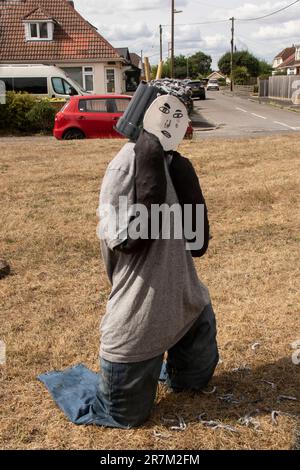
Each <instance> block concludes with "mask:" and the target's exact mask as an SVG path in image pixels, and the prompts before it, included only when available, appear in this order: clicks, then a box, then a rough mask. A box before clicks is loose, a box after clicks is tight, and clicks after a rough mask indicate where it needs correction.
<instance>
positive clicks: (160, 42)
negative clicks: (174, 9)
mask: <svg viewBox="0 0 300 470" xmlns="http://www.w3.org/2000/svg"><path fill="white" fill-rule="evenodd" d="M162 33H163V29H162V25H161V24H160V25H159V49H160V61H161V62H162V60H163V40H162Z"/></svg>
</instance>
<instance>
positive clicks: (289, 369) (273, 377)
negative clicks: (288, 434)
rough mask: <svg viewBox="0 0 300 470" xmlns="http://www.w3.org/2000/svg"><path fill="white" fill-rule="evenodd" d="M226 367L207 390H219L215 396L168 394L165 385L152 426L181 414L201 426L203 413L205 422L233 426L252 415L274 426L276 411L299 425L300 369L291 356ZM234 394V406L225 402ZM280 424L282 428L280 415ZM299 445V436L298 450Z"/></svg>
mask: <svg viewBox="0 0 300 470" xmlns="http://www.w3.org/2000/svg"><path fill="white" fill-rule="evenodd" d="M222 368H223V365H222V364H221V365H220V366H218V369H217V371H216V374H215V376H214V378H213V379H212V381H211V383H210V385H209V386H208V388H207V391H211V390H213V388H214V387H216V391H215V393H214V394H211V395H207V394H205V393H203V392H185V393H178V394H176V393H172V392H169V391H168V392H167V393H166V387H165V386H164V385H161V386H160V387H162V388H160V391H159V393H158V403H157V406H156V408H155V410H154V413H153V416H152V418H151V420H150V423H151V424H150V423H149V424H150V425H149V427H153V425H154V424H155V425H157V422H158V421H159V422H161V424H162V425H165V422H164V419H165V418H176V416H179V415H180V416H182V417H183V418H184V420H185V422H186V424H188V423H191V424H192V423H197V422H199V415H202V414H203V413H205V417H204V418H203V419H205V420H208V421H209V420H213V421H220V422H222V423H224V424H226V425H230V426H233V427H236V426H237V425H238V423H237V421H238V419H239V418H241V417H245V416H246V415H251V416H253V418H254V419H255V418H256V419H258V418H259V416H269V419H270V424H272V415H271V414H272V412H273V411H278V412H280V413H281V414H282V415H285V414H286V415H290V416H291V418H294V419H296V420H297V418H298V423H299V419H300V393H299V390H300V366H296V365H294V364H293V363H292V360H291V358H290V357H288V358H282V359H280V360H278V361H277V362H274V363H270V364H265V365H262V366H258V367H256V368H253V369H250V370H248V369H244V370H243V369H241V370H239V371H225V370H223V371H222ZM272 384H274V385H273V386H272ZM230 394H231V395H232V398H233V400H236V401H237V402H238V403H230V400H229V402H227V401H226V399H224V396H225V397H226V395H227V396H228V395H230ZM282 395H284V396H293V397H296V398H297V401H292V400H287V399H283V398H281V399H280V398H279V397H280V396H282ZM220 397H222V398H223V399H221V398H220ZM278 425H280V414H279V416H278ZM146 426H147V427H148V425H146ZM166 426H167V425H166ZM296 443H297V438H296V435H295V448H296ZM298 444H299V443H298Z"/></svg>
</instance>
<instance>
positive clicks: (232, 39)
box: [230, 17, 235, 91]
mask: <svg viewBox="0 0 300 470" xmlns="http://www.w3.org/2000/svg"><path fill="white" fill-rule="evenodd" d="M230 20H231V59H230V73H231V77H230V91H233V51H234V20H235V19H234V17H232V18H230Z"/></svg>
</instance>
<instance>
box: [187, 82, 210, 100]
mask: <svg viewBox="0 0 300 470" xmlns="http://www.w3.org/2000/svg"><path fill="white" fill-rule="evenodd" d="M187 86H188V87H190V88H191V89H192V98H198V99H200V100H205V98H206V93H205V88H204V86H203V84H202V82H201V80H191V81H189V82H187Z"/></svg>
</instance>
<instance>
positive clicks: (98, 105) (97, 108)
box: [78, 99, 107, 113]
mask: <svg viewBox="0 0 300 470" xmlns="http://www.w3.org/2000/svg"><path fill="white" fill-rule="evenodd" d="M78 109H79V111H81V112H85V113H106V112H107V109H106V100H105V99H95V100H79V106H78Z"/></svg>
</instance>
